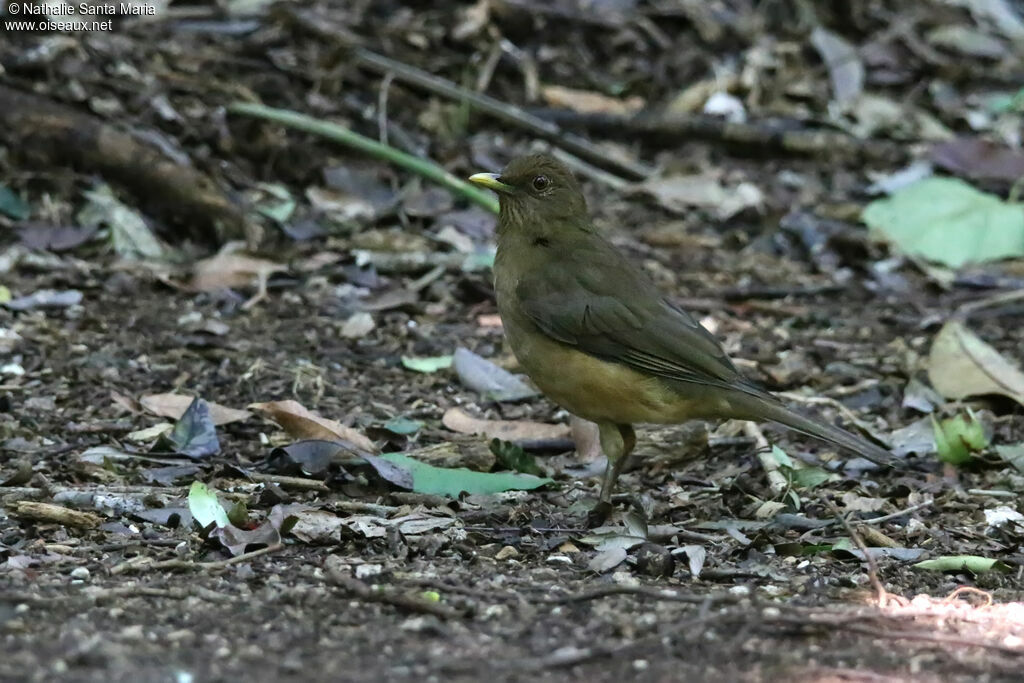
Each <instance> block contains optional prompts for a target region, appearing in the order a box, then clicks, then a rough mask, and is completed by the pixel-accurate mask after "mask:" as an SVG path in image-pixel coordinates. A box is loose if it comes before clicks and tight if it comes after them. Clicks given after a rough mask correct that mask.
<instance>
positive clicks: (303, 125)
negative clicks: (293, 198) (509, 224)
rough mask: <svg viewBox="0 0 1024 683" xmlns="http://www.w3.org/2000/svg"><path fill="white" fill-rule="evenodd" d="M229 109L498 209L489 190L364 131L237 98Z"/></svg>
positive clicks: (492, 209)
mask: <svg viewBox="0 0 1024 683" xmlns="http://www.w3.org/2000/svg"><path fill="white" fill-rule="evenodd" d="M228 112H229V113H231V114H239V115H241V116H251V117H253V118H257V119H263V120H265V121H273V122H274V123H280V124H281V125H283V126H287V127H289V128H294V129H295V130H301V131H303V132H306V133H312V134H313V135H319V136H320V137H323V138H327V139H328V140H331V141H333V142H337V143H339V144H342V145H346V146H348V147H352V148H354V149H358V150H359V151H361V152H365V153H367V154H369V155H370V156H373V157H376V158H378V159H383V160H384V161H387V162H390V163H392V164H395V165H396V166H400V167H401V168H404V169H405V170H407V171H410V172H412V173H415V174H417V175H419V176H422V177H424V178H426V179H428V180H432V181H434V182H435V183H438V184H439V185H441V186H443V187H445V188H447V189H448V190H450V191H452V192H454V193H455V194H458V195H461V196H462V197H465V198H466V199H468V200H469V201H471V202H473V203H475V204H477V205H479V206H482V207H483V208H485V209H487V210H488V211H490V212H492V213H498V200H497V199H495V198H494V196H493V195H492V194H490V193H489V192H486V191H484V190H479V189H477V188H476V187H474V186H473V185H470V184H469V183H467V182H466V181H464V180H460V179H459V178H456V177H455V176H454V175H452V174H451V173H449V172H448V171H446V170H444V169H443V168H442V167H441V166H439V165H438V164H436V163H435V162H433V161H431V160H429V159H421V158H420V157H415V156H413V155H411V154H407V153H405V152H402V151H401V150H398V149H395V148H394V147H390V146H388V145H383V144H381V143H379V142H377V141H376V140H371V139H370V138H368V137H366V136H365V135H360V134H359V133H356V132H355V131H351V130H349V129H348V128H345V127H344V126H339V125H337V124H335V123H329V122H327V121H322V120H320V119H316V118H313V117H312V116H306V115H305V114H300V113H298V112H295V111H289V110H287V109H275V108H274V107H267V106H264V105H262V104H255V103H252V102H235V103H233V104H230V105H228Z"/></svg>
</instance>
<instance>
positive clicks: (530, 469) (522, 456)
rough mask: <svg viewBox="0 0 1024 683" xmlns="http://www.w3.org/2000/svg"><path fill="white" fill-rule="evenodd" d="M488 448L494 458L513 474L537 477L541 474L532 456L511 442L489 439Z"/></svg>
mask: <svg viewBox="0 0 1024 683" xmlns="http://www.w3.org/2000/svg"><path fill="white" fill-rule="evenodd" d="M490 447H491V453H494V457H495V458H497V459H498V462H500V463H501V464H502V465H504V466H505V467H506V468H508V469H510V470H513V471H515V472H523V473H525V474H535V475H537V476H540V475H541V474H543V472H541V470H540V468H539V467H537V461H536V460H534V458H533V456H532V455H530V454H529V453H527V452H526V451H524V450H523V449H522V448H521V447H520V446H517V445H515V444H514V443H512V442H511V441H502V440H501V439H491V443H490Z"/></svg>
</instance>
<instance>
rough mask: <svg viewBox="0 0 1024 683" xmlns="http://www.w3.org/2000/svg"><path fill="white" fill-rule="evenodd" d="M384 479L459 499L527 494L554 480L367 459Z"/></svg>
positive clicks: (396, 457) (388, 457)
mask: <svg viewBox="0 0 1024 683" xmlns="http://www.w3.org/2000/svg"><path fill="white" fill-rule="evenodd" d="M363 457H364V458H365V459H366V461H367V462H369V463H370V465H371V466H372V467H373V468H374V469H375V470H376V471H377V474H379V475H380V476H381V477H382V478H383V479H385V480H387V481H389V482H391V483H392V484H394V485H395V486H399V487H401V488H404V489H409V490H411V491H415V492H416V493H426V494H431V495H441V496H449V497H451V498H457V497H458V496H459V495H460V494H462V493H468V494H490V493H501V492H502V491H524V490H530V489H535V488H537V487H539V486H544V485H545V484H550V483H551V481H552V480H551V479H547V478H542V477H535V476H533V475H530V474H518V473H514V472H474V471H472V470H467V469H465V468H461V467H460V468H452V469H447V468H442V467H434V466H433V465H428V464H426V463H423V462H420V461H418V460H414V459H412V458H410V457H408V456H406V455H403V454H402V453H386V454H384V455H364V456H363Z"/></svg>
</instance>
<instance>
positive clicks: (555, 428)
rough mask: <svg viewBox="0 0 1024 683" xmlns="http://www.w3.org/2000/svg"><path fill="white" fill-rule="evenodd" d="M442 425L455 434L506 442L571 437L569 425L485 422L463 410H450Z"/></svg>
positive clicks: (520, 421) (442, 419)
mask: <svg viewBox="0 0 1024 683" xmlns="http://www.w3.org/2000/svg"><path fill="white" fill-rule="evenodd" d="M441 423H442V424H443V425H444V426H445V427H447V428H448V429H450V430H452V431H453V432H461V433H462V434H485V435H487V437H488V438H492V439H502V440H504V441H539V440H541V439H562V438H565V437H567V436H569V427H568V425H564V424H559V425H553V424H546V423H543V422H530V421H529V420H483V419H480V418H476V417H473V416H472V415H469V414H468V413H466V412H465V411H464V410H462V409H461V408H449V409H448V410H447V411H446V412H445V414H444V417H442V418H441Z"/></svg>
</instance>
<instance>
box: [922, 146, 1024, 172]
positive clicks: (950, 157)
mask: <svg viewBox="0 0 1024 683" xmlns="http://www.w3.org/2000/svg"><path fill="white" fill-rule="evenodd" d="M931 158H932V161H933V162H934V163H935V165H936V166H938V167H939V168H943V169H945V170H947V171H949V172H950V173H955V174H957V175H960V176H965V177H967V178H971V179H972V180H1002V181H1004V182H1008V183H1014V182H1017V181H1018V180H1019V179H1020V178H1022V177H1024V153H1022V152H1021V151H1020V150H1017V149H1010V148H1009V147H1007V146H1005V145H1001V144H997V143H994V142H991V141H989V140H985V139H983V138H977V137H974V138H957V139H955V140H949V141H947V142H940V143H939V144H937V145H935V146H934V147H932V150H931Z"/></svg>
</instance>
